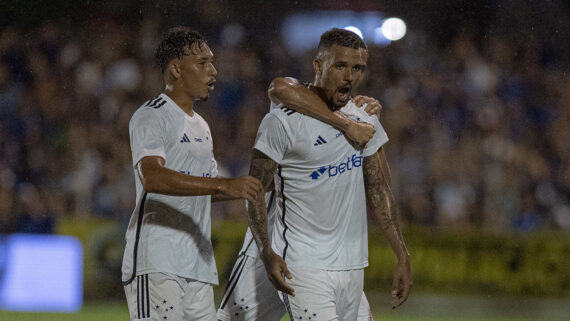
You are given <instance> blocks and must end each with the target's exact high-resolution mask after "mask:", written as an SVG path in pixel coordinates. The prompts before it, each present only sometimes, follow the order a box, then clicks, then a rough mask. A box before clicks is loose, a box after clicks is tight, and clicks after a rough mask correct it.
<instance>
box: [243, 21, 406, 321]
mask: <svg viewBox="0 0 570 321" xmlns="http://www.w3.org/2000/svg"><path fill="white" fill-rule="evenodd" d="M367 58H368V52H367V48H366V45H365V44H364V42H363V41H362V39H360V38H359V37H358V36H357V35H356V34H354V33H352V32H350V31H347V30H342V29H332V30H329V31H327V32H325V33H324V34H323V35H322V36H321V41H320V43H319V46H318V49H317V56H316V58H315V60H314V61H313V67H314V71H315V79H314V82H313V84H312V85H310V86H309V88H310V89H311V90H313V91H314V92H315V93H317V94H319V96H320V97H321V98H322V99H323V100H324V101H326V102H327V104H328V106H329V108H330V109H331V110H340V111H341V112H343V113H345V114H346V115H348V116H349V117H351V118H353V119H357V120H360V121H366V122H369V123H372V124H374V127H375V130H376V131H375V134H374V137H373V138H372V139H371V140H370V141H369V142H368V144H367V145H366V147H364V148H355V147H354V146H353V145H351V144H349V143H348V141H347V140H346V139H344V137H343V135H342V133H341V132H339V131H338V130H336V129H335V128H333V127H331V126H329V125H327V124H326V123H323V122H320V121H318V120H316V119H314V118H311V117H307V116H305V115H302V114H300V113H297V112H295V111H293V110H291V109H289V108H287V107H286V106H278V107H279V108H275V109H274V110H272V111H271V112H270V113H269V114H268V115H267V116H266V117H265V118H264V119H263V121H262V122H261V124H260V126H259V130H258V134H257V138H256V141H255V144H254V150H253V155H252V164H251V169H250V175H252V176H253V177H256V178H259V179H260V181H261V182H262V185H263V186H264V187H268V186H269V185H270V184H271V182H272V180H273V176H274V174H275V173H276V172H277V177H278V179H277V180H276V181H275V188H276V189H275V196H276V206H277V213H276V215H277V216H276V217H275V221H274V224H273V231H272V237H271V244H270V242H269V236H268V229H267V213H266V204H265V200H264V199H263V197H261V193H262V192H260V195H258V197H257V198H256V200H254V201H248V217H249V226H250V228H251V231H252V233H253V236H254V239H255V241H256V244H257V246H258V248H259V251H260V257H261V259H262V260H263V262H264V265H265V269H266V271H267V274H268V277H269V280H270V281H271V283H273V285H274V286H275V287H276V288H277V289H278V290H279V291H281V294H282V300H283V302H284V303H285V306H286V308H287V311H288V312H289V315H290V317H291V319H292V320H345V321H346V320H356V319H357V315H358V308H359V306H360V301H361V297H362V291H363V276H364V270H363V269H364V267H366V266H367V265H368V249H367V247H368V245H367V224H366V205H368V206H369V208H370V209H371V211H372V212H373V213H374V214H375V215H376V216H377V217H378V218H379V221H380V224H381V226H382V228H383V230H384V231H385V235H386V237H387V239H388V241H389V243H390V245H391V247H392V249H393V251H394V253H395V255H396V257H397V259H398V264H397V266H396V269H395V272H394V281H393V288H392V307H394V308H395V307H397V306H399V305H400V304H402V303H403V302H404V301H405V300H406V299H407V297H408V294H409V290H410V288H411V286H412V274H411V268H410V260H409V254H408V251H407V248H406V245H405V243H404V239H403V237H402V234H401V231H400V228H399V225H398V221H397V217H396V213H395V201H394V197H393V195H392V192H391V190H390V184H389V183H390V178H389V177H390V174H389V169H388V164H387V161H386V156H385V154H384V150H383V148H382V145H384V144H385V143H386V142H387V141H388V137H387V135H386V133H385V132H384V129H383V128H382V126H381V125H380V123H379V122H378V119H377V118H374V117H370V116H369V115H367V114H366V113H365V112H364V111H362V110H361V109H359V108H357V107H356V106H355V105H354V103H353V102H352V101H350V99H349V98H350V93H351V91H352V90H353V89H356V88H357V87H358V85H359V83H360V82H361V81H362V78H363V75H364V69H365V67H366V61H367ZM276 252H277V253H279V254H277V253H276Z"/></svg>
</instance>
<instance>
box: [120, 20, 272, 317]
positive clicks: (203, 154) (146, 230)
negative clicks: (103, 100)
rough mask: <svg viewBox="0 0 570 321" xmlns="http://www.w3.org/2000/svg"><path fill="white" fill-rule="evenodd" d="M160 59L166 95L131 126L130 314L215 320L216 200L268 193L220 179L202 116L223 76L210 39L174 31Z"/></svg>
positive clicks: (126, 263) (253, 184) (248, 182)
mask: <svg viewBox="0 0 570 321" xmlns="http://www.w3.org/2000/svg"><path fill="white" fill-rule="evenodd" d="M156 61H157V64H158V65H159V67H160V68H161V69H162V73H163V77H164V81H165V83H166V88H165V90H164V93H162V94H160V95H159V96H158V97H156V98H154V99H152V100H149V101H148V102H146V103H145V104H143V105H142V106H141V108H139V109H138V110H137V111H136V112H135V113H134V115H133V116H132V118H131V121H130V124H129V131H130V139H131V150H132V157H133V166H134V170H135V182H136V193H137V206H136V208H135V210H134V211H133V214H132V216H131V220H130V222H129V226H128V228H127V233H126V239H127V244H126V248H125V253H124V257H123V266H122V274H123V276H122V278H123V284H124V286H125V293H126V297H127V302H128V306H129V313H130V317H131V320H156V321H158V320H169V321H171V320H177V321H181V320H215V318H216V317H215V307H214V297H213V291H212V285H215V284H217V283H218V277H217V272H216V265H215V260H214V252H213V249H212V243H211V241H210V230H211V227H210V202H211V196H210V195H214V196H213V198H214V200H216V199H230V198H246V199H248V200H250V201H251V200H254V198H255V197H256V195H257V194H259V193H262V189H261V185H260V183H259V181H258V180H257V179H255V178H252V177H249V176H246V177H241V178H238V179H228V178H215V177H216V176H217V165H216V161H215V159H214V155H213V148H212V147H213V145H212V136H211V134H210V129H209V127H208V124H207V123H206V122H205V121H204V119H203V118H202V117H200V115H198V114H197V113H196V112H195V111H194V103H195V101H196V100H199V99H202V100H205V99H207V98H208V96H209V93H210V91H212V90H213V89H214V84H215V80H216V79H215V76H216V74H217V72H216V69H215V68H214V65H213V54H212V52H211V50H210V48H209V47H208V45H207V44H206V41H205V39H204V38H203V37H202V36H201V35H199V34H198V33H196V32H194V31H191V30H190V29H188V28H184V27H177V28H173V29H170V30H169V31H168V32H167V33H166V34H165V35H164V37H163V39H162V41H161V43H160V44H159V46H158V49H157V52H156ZM181 196H185V197H181Z"/></svg>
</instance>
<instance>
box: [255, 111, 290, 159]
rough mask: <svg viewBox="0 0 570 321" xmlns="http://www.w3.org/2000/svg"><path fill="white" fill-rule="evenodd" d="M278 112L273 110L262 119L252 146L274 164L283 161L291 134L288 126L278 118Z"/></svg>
mask: <svg viewBox="0 0 570 321" xmlns="http://www.w3.org/2000/svg"><path fill="white" fill-rule="evenodd" d="M278 112H280V110H275V111H273V112H270V113H269V114H267V115H266V116H265V117H264V118H263V120H262V121H261V124H260V125H259V129H258V130H257V137H256V138H255V144H254V146H253V148H255V149H257V150H259V151H260V152H262V153H264V154H265V155H267V156H268V157H269V158H271V159H272V160H274V161H275V162H276V163H280V162H281V161H282V160H283V156H284V155H285V152H286V151H287V148H288V147H289V146H291V142H292V133H291V131H290V130H289V127H288V124H286V122H285V120H283V119H281V118H280V117H279V115H278V114H277V113H278Z"/></svg>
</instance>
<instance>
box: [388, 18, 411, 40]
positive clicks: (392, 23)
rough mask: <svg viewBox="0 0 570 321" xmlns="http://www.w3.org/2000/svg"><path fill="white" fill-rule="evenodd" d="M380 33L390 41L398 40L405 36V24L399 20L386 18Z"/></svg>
mask: <svg viewBox="0 0 570 321" xmlns="http://www.w3.org/2000/svg"><path fill="white" fill-rule="evenodd" d="M382 33H383V34H384V36H385V37H386V38H387V39H390V40H392V41H395V40H400V39H402V38H403V37H404V36H405V35H406V23H404V21H403V20H402V19H400V18H388V19H386V20H384V23H382Z"/></svg>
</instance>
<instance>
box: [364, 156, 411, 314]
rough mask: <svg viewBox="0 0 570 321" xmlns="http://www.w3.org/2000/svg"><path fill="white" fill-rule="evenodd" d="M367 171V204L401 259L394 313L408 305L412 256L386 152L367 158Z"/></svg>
mask: <svg viewBox="0 0 570 321" xmlns="http://www.w3.org/2000/svg"><path fill="white" fill-rule="evenodd" d="M363 171H364V186H365V193H366V203H367V205H368V207H369V208H370V209H371V210H372V211H373V212H374V215H376V217H377V218H378V221H379V222H380V225H381V226H382V230H383V231H384V234H385V236H386V238H387V239H388V242H389V243H390V246H391V247H392V250H393V251H394V254H396V257H397V258H398V265H397V266H396V269H395V271H394V278H393V282H392V309H394V308H396V307H398V306H400V305H401V304H402V303H404V302H405V301H406V299H407V298H408V295H409V294H410V289H411V287H412V283H413V281H412V270H411V266H410V254H409V253H408V249H407V248H406V244H405V242H404V237H403V235H402V232H401V230H400V225H399V223H398V217H397V214H396V202H395V200H394V195H393V194H392V190H391V189H390V168H389V167H388V162H387V160H386V154H385V153H384V149H383V148H380V149H379V150H378V152H376V153H375V154H374V155H372V156H369V157H366V158H364V166H363Z"/></svg>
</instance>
